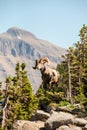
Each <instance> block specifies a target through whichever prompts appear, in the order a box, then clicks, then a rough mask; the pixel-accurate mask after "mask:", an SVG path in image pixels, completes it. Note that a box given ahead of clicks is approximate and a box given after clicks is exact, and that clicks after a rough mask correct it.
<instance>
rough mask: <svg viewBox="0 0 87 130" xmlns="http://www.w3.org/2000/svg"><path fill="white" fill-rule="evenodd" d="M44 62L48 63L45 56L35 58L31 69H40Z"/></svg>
mask: <svg viewBox="0 0 87 130" xmlns="http://www.w3.org/2000/svg"><path fill="white" fill-rule="evenodd" d="M45 63H47V65H50V61H49V59H48V58H47V57H43V58H41V59H40V60H36V63H35V67H33V69H42V68H43V67H44V64H45Z"/></svg>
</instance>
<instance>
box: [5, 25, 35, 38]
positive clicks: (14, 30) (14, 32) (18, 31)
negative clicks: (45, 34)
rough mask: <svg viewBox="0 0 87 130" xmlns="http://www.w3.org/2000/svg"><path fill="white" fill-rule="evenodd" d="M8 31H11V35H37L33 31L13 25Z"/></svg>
mask: <svg viewBox="0 0 87 130" xmlns="http://www.w3.org/2000/svg"><path fill="white" fill-rule="evenodd" d="M7 33H9V34H10V35H11V36H14V37H16V36H24V35H26V36H31V37H35V35H33V34H32V33H31V32H28V31H26V30H23V29H21V28H19V27H11V28H9V29H8V30H7Z"/></svg>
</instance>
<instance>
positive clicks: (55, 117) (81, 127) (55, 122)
mask: <svg viewBox="0 0 87 130" xmlns="http://www.w3.org/2000/svg"><path fill="white" fill-rule="evenodd" d="M13 130H87V117H84V118H83V117H81V118H78V116H77V115H73V114H70V113H67V112H62V111H59V112H56V111H53V110H52V111H51V113H50V114H49V113H46V112H44V111H42V110H38V111H37V112H36V113H35V114H34V115H33V116H32V118H31V119H30V121H25V120H18V121H17V122H15V123H14V128H13Z"/></svg>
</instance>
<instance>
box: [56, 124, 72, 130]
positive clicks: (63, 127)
mask: <svg viewBox="0 0 87 130" xmlns="http://www.w3.org/2000/svg"><path fill="white" fill-rule="evenodd" d="M56 130H71V129H70V128H69V127H68V126H66V125H63V126H60V127H59V128H57V129H56Z"/></svg>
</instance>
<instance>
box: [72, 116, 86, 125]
mask: <svg viewBox="0 0 87 130" xmlns="http://www.w3.org/2000/svg"><path fill="white" fill-rule="evenodd" d="M74 124H75V125H77V126H85V125H86V124H87V120H85V119H83V118H75V119H74Z"/></svg>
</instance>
